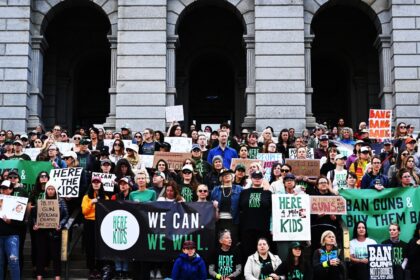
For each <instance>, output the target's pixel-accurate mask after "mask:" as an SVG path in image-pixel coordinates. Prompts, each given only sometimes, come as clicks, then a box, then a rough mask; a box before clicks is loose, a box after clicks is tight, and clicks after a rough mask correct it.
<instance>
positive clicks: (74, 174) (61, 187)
mask: <svg viewBox="0 0 420 280" xmlns="http://www.w3.org/2000/svg"><path fill="white" fill-rule="evenodd" d="M82 170H83V168H82V167H73V168H57V169H51V171H50V180H53V181H54V182H56V184H57V186H58V190H57V191H58V194H59V195H60V197H78V196H79V187H80V177H81V176H82Z"/></svg>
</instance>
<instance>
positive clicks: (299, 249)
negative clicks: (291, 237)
mask: <svg viewBox="0 0 420 280" xmlns="http://www.w3.org/2000/svg"><path fill="white" fill-rule="evenodd" d="M274 273H275V274H276V275H279V276H280V277H282V278H281V279H284V280H311V279H312V268H311V266H310V265H309V262H308V261H306V260H305V258H304V247H303V245H302V244H301V243H300V242H297V241H295V242H292V243H291V244H290V246H289V251H288V254H287V257H286V259H285V261H284V262H282V263H281V264H280V266H279V267H278V268H277V269H276V270H275V272H274Z"/></svg>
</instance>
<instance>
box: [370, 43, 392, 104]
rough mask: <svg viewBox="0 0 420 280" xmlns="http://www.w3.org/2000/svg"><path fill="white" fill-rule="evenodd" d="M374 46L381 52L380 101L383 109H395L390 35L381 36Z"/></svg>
mask: <svg viewBox="0 0 420 280" xmlns="http://www.w3.org/2000/svg"><path fill="white" fill-rule="evenodd" d="M374 44H375V47H376V48H377V49H378V52H379V73H380V81H381V85H380V87H381V91H380V92H379V99H380V100H381V108H382V109H389V110H391V109H392V108H393V107H394V106H393V104H392V103H393V102H392V81H391V37H390V36H388V35H379V36H378V38H376V40H375V43H374Z"/></svg>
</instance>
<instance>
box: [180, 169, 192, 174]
mask: <svg viewBox="0 0 420 280" xmlns="http://www.w3.org/2000/svg"><path fill="white" fill-rule="evenodd" d="M182 174H192V172H191V171H187V170H185V171H182Z"/></svg>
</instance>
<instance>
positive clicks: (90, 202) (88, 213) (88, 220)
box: [82, 177, 108, 279]
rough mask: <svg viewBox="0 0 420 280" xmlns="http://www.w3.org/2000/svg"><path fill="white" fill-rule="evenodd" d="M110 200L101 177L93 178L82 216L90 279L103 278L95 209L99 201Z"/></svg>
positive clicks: (83, 201) (84, 199)
mask: <svg viewBox="0 0 420 280" xmlns="http://www.w3.org/2000/svg"><path fill="white" fill-rule="evenodd" d="M102 199H105V200H108V196H106V195H105V190H104V187H103V184H102V179H101V177H93V178H92V181H91V184H90V186H89V188H88V191H87V193H86V194H85V195H84V196H83V200H82V214H83V216H84V218H85V219H84V228H83V234H84V240H85V252H86V266H87V268H88V269H89V279H98V278H100V277H101V273H100V269H101V265H100V264H99V262H98V261H97V260H96V256H95V247H96V237H95V236H96V232H95V209H96V203H98V201H99V200H102Z"/></svg>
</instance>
